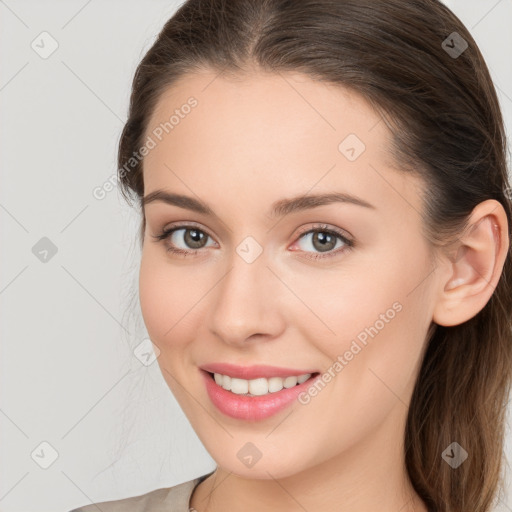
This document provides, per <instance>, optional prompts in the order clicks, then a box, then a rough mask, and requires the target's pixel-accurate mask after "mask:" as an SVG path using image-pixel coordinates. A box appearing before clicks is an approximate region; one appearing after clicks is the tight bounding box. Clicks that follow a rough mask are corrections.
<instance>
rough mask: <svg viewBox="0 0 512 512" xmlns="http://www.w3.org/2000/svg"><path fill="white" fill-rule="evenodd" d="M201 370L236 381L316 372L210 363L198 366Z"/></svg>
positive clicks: (314, 371) (265, 366)
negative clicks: (226, 376) (232, 378)
mask: <svg viewBox="0 0 512 512" xmlns="http://www.w3.org/2000/svg"><path fill="white" fill-rule="evenodd" d="M200 369H201V370H204V371H206V372H210V373H221V374H222V375H229V376H230V377H235V378H236V379H245V380H251V379H259V378H261V377H265V378H266V379H270V378H271V377H281V378H283V379H284V378H286V377H292V376H297V377H299V376H300V375H304V374H305V373H311V374H313V373H317V372H318V370H297V369H296V368H283V367H278V366H267V365H255V366H237V365H234V364H230V363H211V364H205V365H202V366H200Z"/></svg>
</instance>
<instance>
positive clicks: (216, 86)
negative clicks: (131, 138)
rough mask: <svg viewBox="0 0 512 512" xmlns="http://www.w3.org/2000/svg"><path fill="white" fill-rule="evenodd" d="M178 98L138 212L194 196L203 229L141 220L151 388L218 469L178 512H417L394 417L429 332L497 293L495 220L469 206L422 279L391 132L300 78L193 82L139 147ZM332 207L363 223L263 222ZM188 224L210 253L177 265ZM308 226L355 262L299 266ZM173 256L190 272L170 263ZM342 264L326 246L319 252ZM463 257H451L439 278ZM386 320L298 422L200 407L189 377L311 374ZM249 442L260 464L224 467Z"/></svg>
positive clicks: (399, 416) (423, 252)
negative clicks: (279, 208) (465, 225)
mask: <svg viewBox="0 0 512 512" xmlns="http://www.w3.org/2000/svg"><path fill="white" fill-rule="evenodd" d="M190 96H194V97H195V98H196V99H197V100H198V105H197V106H196V107H195V108H194V109H193V110H192V111H191V112H190V114H188V115H187V116H184V118H183V119H181V120H180V122H179V124H178V125H177V126H175V127H174V129H173V130H172V131H170V132H169V134H168V135H166V136H165V137H163V138H162V141H161V142H158V144H157V145H156V147H155V148H154V149H152V150H151V151H150V153H149V154H148V155H147V156H146V158H145V161H144V186H145V194H146V195H147V194H149V193H150V192H153V191H155V190H156V189H165V190H167V191H169V192H174V193H179V194H185V195H189V196H192V197H194V198H199V199H201V200H202V201H204V202H206V203H207V204H208V205H209V206H210V208H211V209H212V210H213V211H214V212H215V215H214V216H208V215H205V214H200V213H196V212H193V211H190V210H187V209H184V208H180V207H178V206H175V205H169V204H165V203H164V202H152V203H149V204H147V205H146V206H145V208H144V214H145V217H146V229H145V234H144V245H143V251H142V261H141V267H140V282H139V285H140V288H139V289H140V302H141V308H142V314H143V317H144V321H145V324H146V327H147V330H148V333H149V335H150V337H151V339H152V341H153V342H154V344H155V345H156V346H157V347H158V349H159V350H160V355H159V357H158V364H159V365H160V369H161V371H162V375H163V377H164V378H165V380H166V382H167V384H168V385H169V388H170V389H171V391H172V392H173V394H174V396H175V397H176V399H177V401H178V403H179V405H180V406H181V407H182V409H183V411H184V412H185V414H186V416H187V417H188V419H189V421H190V423H191V425H192V427H193V428H194V430H195V432H196V433H197V435H198V437H199V438H200V440H201V441H202V443H203V444H204V446H205V447H206V449H207V450H208V452H209V453H210V454H211V456H212V457H213V459H214V460H215V462H216V463H217V465H218V469H217V471H216V472H215V474H214V475H212V476H211V477H209V478H208V479H207V480H205V481H204V482H203V483H201V484H200V485H199V486H198V487H197V488H196V490H195V492H194V493H193V495H192V498H191V501H190V506H191V507H193V508H194V509H196V510H197V511H199V512H203V511H206V510H207V511H210V512H215V511H220V510H224V511H226V510H229V511H232V512H233V511H244V512H251V511H256V510H257V511H259V512H262V511H263V512H265V511H270V510H272V511H275V510H290V511H292V510H293V511H295V510H297V511H299V510H301V511H302V510H325V511H334V510H336V511H337V512H348V511H350V512H363V511H364V512H367V511H368V510H380V511H382V512H396V511H398V510H400V511H401V512H411V511H415V512H425V511H426V510H427V508H426V507H425V505H424V504H423V502H422V501H421V500H420V499H419V497H418V496H417V495H416V493H415V492H414V489H413V488H412V486H411V484H410V482H409V480H408V477H407V473H406V470H405V466H404V462H403V451H404V450H403V440H402V439H403V432H404V428H405V420H406V415H407V410H408V404H409V402H410V397H411V394H412V390H413V386H414V383H415V380H416V377H417V373H418V370H419V365H420V363H421V356H422V351H423V349H424V347H425V340H426V337H427V332H428V329H429V327H430V326H431V325H432V322H437V323H439V324H443V325H456V324H457V323H460V322H463V321H465V320H466V319H469V318H471V317H472V316H474V315H475V314H477V313H478V311H480V310H481V309H482V308H483V306H484V305H485V304H486V302H487V301H488V300H489V298H490V296H491V294H492V291H493V289H494V287H495V286H496V283H497V280H498V279H499V275H500V273H501V269H502V266H503V263H504V259H505V255H506V250H507V247H508V235H507V221H506V216H505V212H504V210H503V208H502V207H501V205H500V204H499V203H497V202H496V201H492V200H490V201H486V202H485V203H481V204H480V205H478V207H477V208H476V209H475V210H474V213H473V216H472V217H471V222H472V226H473V227H474V228H473V229H472V230H468V231H467V232H466V233H465V235H464V237H462V238H461V239H460V240H459V244H458V245H457V244H456V245H455V246H453V247H451V250H452V253H450V254H451V255H449V254H446V255H444V254H442V255H440V256H439V258H438V259H436V260H435V261H434V260H433V258H432V252H431V251H432V248H431V247H430V245H429V243H428V242H427V241H426V240H425V238H424V237H423V235H422V231H421V225H422V220H421V216H420V212H421V211H422V203H421V199H420V192H421V189H422V187H424V186H425V185H424V184H423V182H422V181H421V180H420V179H419V178H417V177H414V176H412V175H411V174H408V173H404V172H401V171H399V170H397V169H396V168H394V167H393V161H392V159H391V156H390V155H389V154H388V152H387V148H388V146H389V141H390V136H391V135H390V132H389V130H388V128H387V126H386V124H385V122H383V120H381V118H380V117H379V115H378V114H377V113H376V112H375V111H373V110H372V109H371V107H370V106H369V105H368V104H367V103H366V102H365V101H364V99H363V98H362V97H360V96H359V95H357V94H356V93H354V92H350V91H349V90H346V89H344V88H341V87H334V86H332V85H326V84H322V83H319V82H315V81H313V80H311V79H310V78H308V77H306V76H304V75H300V74H286V75H284V74H281V75H280V74H266V73H263V72H258V71H253V72H250V73H247V74H246V75H244V76H243V77H238V78H237V79H234V78H233V77H225V76H219V75H218V73H215V72H213V71H210V70H204V71H203V72H200V73H195V74H189V75H187V76H186V77H184V78H182V79H181V80H180V81H179V82H178V83H177V84H175V85H173V86H172V88H170V89H169V90H167V91H166V92H165V93H164V94H163V95H162V96H161V98H160V101H159V103H158V105H157V108H156V109H155V111H154V112H153V115H152V117H151V120H150V122H149V124H148V130H147V134H150V133H151V130H152V129H153V128H154V127H155V126H158V124H159V123H160V122H165V121H166V120H168V119H169V116H170V115H171V114H172V112H173V111H174V110H175V109H176V108H180V106H182V105H183V104H184V103H186V101H187V98H189V97H190ZM350 133H352V134H356V135H357V137H358V138H359V139H360V140H361V141H363V142H364V144H365V146H366V149H365V151H364V152H363V153H361V155H360V156H359V157H358V158H357V159H356V160H355V161H349V160H348V159H347V158H346V157H345V156H344V155H343V154H342V153H341V152H340V151H339V149H338V145H339V144H340V142H341V141H342V140H343V139H344V138H345V137H346V136H347V135H348V134H350ZM332 191H338V192H346V193H350V194H353V195H355V196H357V197H359V198H361V199H363V200H364V201H367V202H368V203H371V204H372V205H373V206H374V208H373V209H371V208H364V207H361V206H358V205H354V204H350V203H331V204H328V205H323V206H319V207H315V208H312V209H309V210H304V211H300V212H295V213H289V214H288V215H285V216H284V217H282V218H271V217H270V216H269V215H268V212H269V210H270V207H271V205H272V203H273V202H275V201H277V200H280V199H283V198H289V197H292V196H296V195H301V194H302V195H305V194H316V193H320V192H332ZM188 222H193V223H195V225H194V226H193V227H192V229H194V228H196V229H197V228H198V229H201V230H202V231H203V233H205V234H206V235H208V237H207V238H206V239H207V242H206V246H205V247H203V248H200V249H194V248H193V247H192V248H191V247H190V245H188V246H187V245H186V240H187V239H185V240H184V234H186V232H185V231H183V230H180V231H177V232H175V233H174V235H173V236H172V241H171V239H168V240H162V241H156V240H155V239H154V238H153V237H154V236H156V235H158V234H160V233H161V231H162V230H163V229H164V228H166V227H169V226H170V225H171V223H183V224H187V223H188ZM317 223H322V224H323V223H325V224H327V225H328V226H329V228H330V229H338V230H340V231H341V232H342V233H343V234H344V235H345V236H347V238H349V239H351V240H353V241H354V247H353V248H352V249H350V250H345V251H343V252H338V253H337V254H336V255H334V256H332V257H325V258H323V259H317V260H315V259H313V258H312V257H311V256H312V255H315V254H319V255H322V254H326V253H322V252H321V245H319V244H318V243H316V244H314V243H313V238H312V237H313V234H314V233H311V231H310V230H311V229H314V228H317V226H316V224H317ZM493 226H496V227H493ZM301 228H302V229H304V230H305V232H306V231H307V232H308V233H309V234H306V235H303V236H302V238H300V236H301V232H299V229H301ZM319 231H322V230H321V229H320V230H319ZM189 234H190V233H189ZM247 236H251V237H253V238H254V239H255V240H256V241H257V242H258V243H259V245H260V246H261V247H262V248H263V252H262V254H260V256H259V257H258V258H257V259H256V260H255V261H254V262H252V263H247V262H246V261H245V260H244V259H242V258H241V257H240V256H239V255H238V254H237V252H236V248H237V246H238V245H239V244H240V243H241V242H242V240H244V238H245V237H247ZM336 240H337V238H336ZM172 243H174V244H175V245H174V246H175V247H179V248H181V249H188V250H189V251H190V252H191V253H193V252H194V251H195V252H196V255H193V254H191V255H189V256H186V257H183V256H182V255H175V254H172V253H170V252H167V250H166V249H167V248H168V247H169V246H172ZM344 246H345V245H344V243H343V241H342V240H339V241H338V242H336V246H335V247H334V242H333V243H332V245H331V246H329V247H331V249H329V251H328V252H330V253H331V254H333V253H335V252H336V251H338V250H339V248H342V247H344ZM459 246H460V247H462V246H463V247H465V252H464V253H463V254H462V255H461V253H458V256H457V258H454V257H453V254H456V253H457V250H458V247H459ZM196 247H197V246H196ZM319 247H320V248H319ZM294 249H295V250H294ZM454 284H455V286H454ZM396 302H399V303H400V305H401V306H402V309H401V311H400V312H397V313H396V315H395V316H394V318H393V319H391V320H389V321H388V322H386V323H385V326H384V327H383V328H382V329H380V330H379V332H378V334H377V335H375V336H374V337H373V338H369V339H368V343H367V344H366V346H364V345H362V344H361V343H360V345H361V346H362V347H363V348H362V350H361V351H360V352H358V354H357V355H356V356H354V357H353V359H352V360H351V361H349V362H348V364H347V365H346V366H345V367H344V368H343V370H342V371H341V372H339V373H338V374H337V375H336V377H335V378H333V379H332V380H331V381H330V382H329V383H328V384H327V385H326V386H325V388H324V389H323V390H322V391H321V392H320V393H318V395H317V396H316V397H314V398H312V399H311V401H310V402H309V403H308V404H307V405H302V404H300V403H299V402H294V403H293V404H292V406H290V407H288V408H287V409H285V410H284V411H281V412H280V413H278V414H277V415H274V416H272V417H270V418H268V419H266V420H261V421H256V422H247V421H241V420H236V419H233V418H229V417H227V416H224V415H223V414H222V413H221V412H220V411H218V410H217V409H216V408H215V406H214V405H213V404H212V403H211V402H210V400H209V398H208V395H207V393H206V389H205V386H204V383H203V379H202V378H201V376H200V374H199V371H198V366H200V365H202V364H206V363H210V362H231V363H234V364H239V365H252V364H269V365H276V366H285V367H291V368H298V369H309V368H317V369H318V371H320V372H324V371H327V370H328V369H329V368H330V367H332V365H333V363H334V361H336V359H337V357H338V356H339V355H343V354H344V353H345V352H346V351H347V350H348V349H349V348H350V346H351V343H352V341H353V340H354V339H356V337H357V335H358V334H360V333H361V332H362V331H364V329H365V328H366V327H369V326H372V325H375V323H376V321H377V320H379V318H381V317H380V315H381V314H385V312H386V311H387V310H389V309H390V308H392V305H393V303H396ZM247 442H251V443H253V444H254V445H255V446H256V447H257V448H258V450H259V451H260V452H261V453H262V457H261V459H260V460H259V461H258V462H257V463H256V464H254V465H253V466H252V467H250V468H249V467H247V466H246V465H244V464H243V463H242V462H241V461H240V460H239V458H238V457H237V452H238V451H239V450H240V449H241V448H242V447H243V446H244V445H245V444H246V443H247Z"/></svg>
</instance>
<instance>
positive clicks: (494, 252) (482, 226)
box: [432, 199, 509, 326]
mask: <svg viewBox="0 0 512 512" xmlns="http://www.w3.org/2000/svg"><path fill="white" fill-rule="evenodd" d="M508 230H509V226H508V222H507V215H506V212H505V210H504V208H503V206H502V204H501V203H499V202H498V201H496V200H494V199H488V200H486V201H483V202H482V203H479V204H478V205H477V206H476V207H475V208H474V209H473V211H472V212H471V215H470V218H469V224H468V227H467V229H466V230H465V231H464V233H463V234H462V235H461V237H460V238H459V239H458V240H457V241H456V242H455V243H454V244H452V245H451V246H450V247H451V250H450V253H449V254H445V255H444V256H443V257H441V260H440V263H439V264H438V266H440V267H441V270H442V272H441V273H440V275H441V276H442V277H441V279H440V281H439V290H438V297H437V302H436V305H435V308H434V312H433V318H432V320H433V321H434V322H435V323H436V324H439V325H444V326H453V325H459V324H461V323H463V322H465V321H466V320H469V319H470V318H473V317H474V316H475V315H476V314H477V313H479V312H480V311H481V310H482V309H483V308H484V306H485V305H486V304H487V302H488V301H489V299H490V298H491V296H492V294H493V292H494V289H495V288H496V286H497V284H498V281H499V279H500V276H501V271H502V269H503V265H504V264H505V260H506V258H507V254H508V250H509V233H508Z"/></svg>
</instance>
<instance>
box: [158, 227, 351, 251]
mask: <svg viewBox="0 0 512 512" xmlns="http://www.w3.org/2000/svg"><path fill="white" fill-rule="evenodd" d="M184 228H186V229H190V228H192V229H196V230H198V231H201V232H202V233H204V234H205V235H206V236H208V237H209V238H212V237H211V236H210V235H209V234H208V233H207V232H206V231H204V230H203V229H200V228H199V227H198V226H195V225H193V224H181V225H174V226H171V227H170V228H167V229H164V230H162V232H161V233H160V234H158V235H152V236H153V238H154V239H155V241H156V242H160V241H164V240H167V239H168V238H170V236H171V235H172V234H173V233H174V232H175V231H178V230H180V229H184ZM311 232H313V233H328V234H330V235H334V236H336V237H338V238H339V239H341V241H342V242H343V243H344V244H345V247H342V248H338V249H336V250H332V251H329V252H326V253H324V254H322V253H309V252H308V251H305V252H307V253H308V254H311V255H310V256H307V258H311V259H314V260H319V259H325V258H331V257H334V256H337V255H340V254H341V253H344V252H347V251H349V250H351V249H353V247H354V242H353V241H352V240H350V239H348V238H347V237H345V236H344V235H343V234H342V233H341V232H340V231H338V230H336V229H334V228H330V227H329V226H327V225H325V224H316V225H314V226H313V227H308V228H305V229H303V230H301V232H300V233H299V235H298V237H297V240H300V238H302V237H303V236H304V235H306V234H308V233H311ZM166 250H167V252H170V253H173V254H176V255H180V256H183V257H186V256H197V255H198V254H197V253H198V252H200V249H190V250H188V251H187V250H185V249H180V248H175V247H170V246H168V247H167V248H166Z"/></svg>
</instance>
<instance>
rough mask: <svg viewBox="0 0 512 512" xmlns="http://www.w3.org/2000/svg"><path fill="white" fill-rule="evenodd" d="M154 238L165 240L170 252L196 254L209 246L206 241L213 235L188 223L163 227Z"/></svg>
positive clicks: (185, 254) (186, 254)
mask: <svg viewBox="0 0 512 512" xmlns="http://www.w3.org/2000/svg"><path fill="white" fill-rule="evenodd" d="M153 238H155V239H156V241H157V242H159V241H161V240H165V241H166V243H167V251H168V252H172V253H175V254H181V255H183V256H188V255H196V254H197V253H198V250H199V249H202V248H204V247H208V246H207V245H206V242H207V240H208V238H211V237H210V235H208V233H206V232H205V231H203V230H202V229H199V228H198V227H196V226H194V225H189V224H187V225H182V226H172V227H170V228H166V229H163V230H162V232H161V233H160V234H158V235H153ZM180 245H181V247H180ZM213 245H215V244H213Z"/></svg>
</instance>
